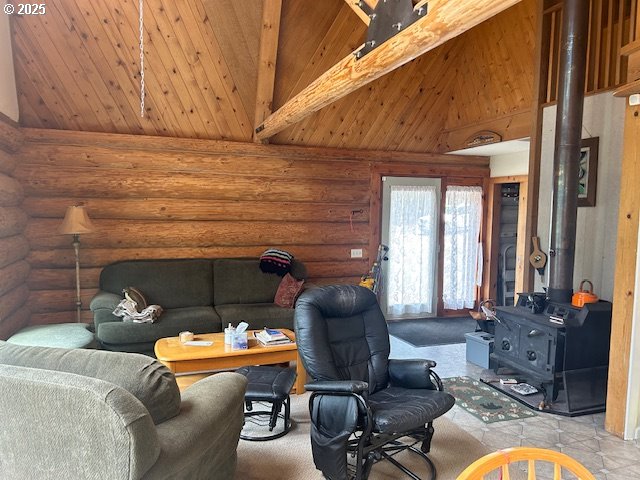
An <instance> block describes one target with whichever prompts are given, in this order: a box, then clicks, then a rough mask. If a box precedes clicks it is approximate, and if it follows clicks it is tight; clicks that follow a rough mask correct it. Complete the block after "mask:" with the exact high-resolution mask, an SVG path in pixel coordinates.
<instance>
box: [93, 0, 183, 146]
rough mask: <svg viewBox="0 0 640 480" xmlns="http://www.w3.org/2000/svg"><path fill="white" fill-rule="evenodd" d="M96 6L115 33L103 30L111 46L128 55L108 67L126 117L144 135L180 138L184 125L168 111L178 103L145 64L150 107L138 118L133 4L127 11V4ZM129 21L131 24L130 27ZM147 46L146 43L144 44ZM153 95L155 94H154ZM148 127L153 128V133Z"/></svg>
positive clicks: (173, 94) (146, 48)
mask: <svg viewBox="0 0 640 480" xmlns="http://www.w3.org/2000/svg"><path fill="white" fill-rule="evenodd" d="M99 3H100V11H102V12H105V17H106V15H107V14H108V15H109V17H106V18H110V19H111V22H112V23H111V25H113V26H115V28H116V32H117V33H116V32H113V31H112V29H105V30H104V32H105V34H106V35H107V38H108V39H109V41H110V42H111V43H112V44H113V45H116V46H117V45H118V44H119V45H124V46H125V48H129V50H130V51H131V56H130V57H129V58H128V61H127V62H124V61H122V62H115V67H114V65H113V64H112V67H111V71H112V72H113V73H114V75H116V77H117V79H118V82H119V83H118V86H120V87H121V88H122V90H123V92H124V97H125V100H126V101H127V102H128V104H129V106H130V108H131V110H130V112H129V115H132V116H134V117H135V118H136V119H139V120H138V122H139V125H140V127H139V128H141V129H142V131H143V132H145V134H147V135H154V134H155V135H173V136H179V135H181V134H182V133H183V132H184V125H185V122H184V121H180V120H179V119H178V118H177V117H176V116H175V115H174V110H173V108H172V107H173V106H174V105H179V104H180V101H179V99H178V98H177V96H175V93H174V92H172V91H171V90H170V89H169V88H167V87H166V86H165V85H163V84H162V79H161V78H158V76H157V75H156V74H155V72H154V69H153V68H151V69H150V68H148V67H149V64H147V65H146V68H145V79H146V82H145V83H146V89H145V90H146V92H145V104H150V105H151V108H152V110H151V111H149V110H147V112H145V119H146V120H145V121H143V119H141V118H140V98H139V91H140V84H139V80H138V75H137V72H138V71H139V63H138V62H139V60H138V59H139V56H138V55H139V49H138V45H137V41H138V40H139V35H140V33H139V30H137V29H138V28H139V27H138V25H137V19H138V10H137V9H136V8H135V7H134V6H133V4H131V6H130V8H129V9H128V10H125V8H126V6H127V4H128V2H125V6H122V4H120V7H119V8H118V7H113V6H112V5H111V4H110V3H107V2H106V1H105V0H100V2H99ZM92 5H95V3H94V2H92ZM94 9H95V11H96V12H98V7H97V6H94ZM132 21H133V22H134V24H132V23H131V22H132ZM147 43H149V41H148V40H147ZM150 46H151V47H153V43H151V45H148V44H147V45H146V46H145V52H148V51H149V47H150ZM125 51H126V50H125ZM107 58H110V57H107ZM152 65H153V64H152ZM134 72H136V73H134ZM163 72H164V70H163ZM156 92H158V93H157V94H156ZM159 92H163V93H164V92H166V94H165V95H160V94H159ZM127 93H128V94H127ZM123 108H124V107H123ZM146 121H148V122H149V124H146V123H145V122H146ZM151 127H153V129H152V128H151Z"/></svg>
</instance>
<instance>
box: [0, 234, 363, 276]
mask: <svg viewBox="0 0 640 480" xmlns="http://www.w3.org/2000/svg"><path fill="white" fill-rule="evenodd" d="M0 242H1V240H0ZM276 246H278V245H276ZM267 248H269V246H268V245H257V246H248V247H244V246H227V247H203V248H189V247H180V248H82V249H81V251H80V265H81V266H82V268H89V267H103V266H104V265H108V264H109V263H113V262H118V261H121V260H141V259H163V258H164V259H167V258H239V257H258V256H260V254H261V253H262V252H264V251H265V250H266V249H267ZM358 248H362V250H363V259H364V260H365V261H367V262H368V258H369V250H368V248H367V246H366V245H360V246H359V247H358ZM286 250H287V251H288V252H290V253H292V254H293V255H294V256H295V258H296V259H298V260H300V261H302V262H308V261H312V260H318V259H322V260H325V261H327V262H335V261H344V260H348V259H349V258H350V253H351V245H289V246H287V248H286ZM0 258H1V257H0ZM27 259H28V261H29V263H30V264H31V266H32V267H33V268H43V269H46V268H69V266H70V265H74V264H75V263H74V262H75V255H74V253H73V250H72V249H71V247H70V246H69V247H66V248H62V249H46V250H32V251H31V252H30V253H29V255H28V257H27Z"/></svg>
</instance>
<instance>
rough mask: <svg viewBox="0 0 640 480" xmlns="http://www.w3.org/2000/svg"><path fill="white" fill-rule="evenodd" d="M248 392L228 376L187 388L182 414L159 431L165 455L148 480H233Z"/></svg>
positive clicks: (241, 382) (237, 378) (234, 377)
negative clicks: (180, 479)
mask: <svg viewBox="0 0 640 480" xmlns="http://www.w3.org/2000/svg"><path fill="white" fill-rule="evenodd" d="M246 388H247V379H246V377H244V376H243V375H240V374H237V373H230V372H227V373H218V374H215V375H212V376H210V377H207V378H204V379H202V380H200V381H199V382H196V383H194V384H193V385H192V386H191V387H189V388H187V389H186V390H185V391H184V392H183V393H182V406H181V409H180V414H179V415H178V416H176V417H173V418H172V419H170V420H167V421H166V422H163V423H161V424H159V425H157V431H158V439H159V442H160V448H161V453H160V457H159V458H158V461H157V462H156V464H155V465H153V467H151V469H150V470H149V471H148V472H147V473H146V475H145V476H144V478H149V479H158V478H220V479H226V478H229V479H230V478H233V473H234V471H235V462H236V447H237V445H238V440H239V438H240V431H241V430H242V424H243V422H244V394H245V391H246Z"/></svg>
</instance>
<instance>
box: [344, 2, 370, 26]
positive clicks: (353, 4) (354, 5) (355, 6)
mask: <svg viewBox="0 0 640 480" xmlns="http://www.w3.org/2000/svg"><path fill="white" fill-rule="evenodd" d="M344 1H345V3H346V4H347V5H349V8H350V9H351V10H353V12H354V13H355V14H356V15H357V16H358V18H360V20H362V21H363V22H364V24H365V25H366V26H367V27H368V26H369V23H371V19H370V18H369V15H367V14H366V13H364V10H362V9H361V8H360V7H359V6H358V3H359V2H356V1H354V0H344Z"/></svg>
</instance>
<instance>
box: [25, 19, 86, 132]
mask: <svg viewBox="0 0 640 480" xmlns="http://www.w3.org/2000/svg"><path fill="white" fill-rule="evenodd" d="M13 45H14V48H15V49H16V58H22V59H24V63H25V64H26V65H28V66H29V71H28V73H27V76H28V78H29V81H30V82H33V83H34V87H35V88H34V94H35V95H36V96H37V97H38V100H35V101H36V102H42V103H43V104H44V105H46V107H47V108H48V109H49V110H50V111H51V113H52V114H53V115H54V116H55V117H57V118H58V121H59V123H60V124H61V125H63V128H67V129H76V130H77V129H79V128H80V124H79V123H78V122H77V120H76V118H75V117H74V114H73V112H72V111H71V110H69V107H71V108H74V107H73V102H72V100H71V99H70V98H69V97H67V96H64V93H63V91H62V89H58V88H56V85H61V84H62V80H61V79H60V78H59V77H58V76H57V74H56V73H55V71H53V70H51V66H50V65H49V64H48V59H43V58H40V56H39V55H38V52H39V51H40V47H36V46H34V44H33V35H32V33H31V31H30V30H29V29H26V30H24V31H23V34H22V35H20V36H18V37H16V39H15V41H14V44H13ZM46 67H49V68H46ZM43 68H46V71H43V70H42V69H43ZM52 83H53V85H52Z"/></svg>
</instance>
